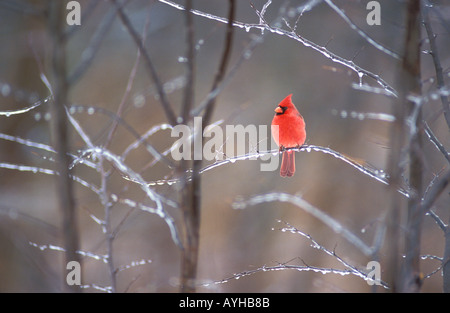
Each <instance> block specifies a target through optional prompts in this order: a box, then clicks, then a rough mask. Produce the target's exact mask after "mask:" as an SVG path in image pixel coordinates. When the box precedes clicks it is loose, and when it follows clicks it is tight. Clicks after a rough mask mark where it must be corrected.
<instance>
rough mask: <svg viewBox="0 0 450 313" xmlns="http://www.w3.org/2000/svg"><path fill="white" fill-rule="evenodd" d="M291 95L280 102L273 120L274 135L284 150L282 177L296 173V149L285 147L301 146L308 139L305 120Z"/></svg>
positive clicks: (281, 149)
mask: <svg viewBox="0 0 450 313" xmlns="http://www.w3.org/2000/svg"><path fill="white" fill-rule="evenodd" d="M291 97H292V94H290V95H289V96H287V97H286V98H284V100H283V101H281V102H280V104H279V105H278V106H277V108H276V109H275V116H274V117H273V120H272V137H273V139H274V140H275V142H276V144H277V145H278V146H279V147H280V151H283V152H282V154H283V157H282V159H281V168H280V175H281V177H286V176H288V177H290V176H292V175H294V173H295V155H294V153H295V151H292V150H285V149H286V148H296V147H300V146H301V145H303V144H304V143H305V139H306V131H305V121H304V120H303V116H301V114H300V113H299V112H298V111H297V108H296V107H295V105H294V104H293V103H292V100H291ZM274 126H278V127H274Z"/></svg>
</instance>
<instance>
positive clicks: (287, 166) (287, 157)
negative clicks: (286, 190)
mask: <svg viewBox="0 0 450 313" xmlns="http://www.w3.org/2000/svg"><path fill="white" fill-rule="evenodd" d="M294 153H295V151H293V150H286V151H283V156H282V158H281V168H280V175H281V177H286V176H287V177H291V176H292V175H294V173H295V154H294Z"/></svg>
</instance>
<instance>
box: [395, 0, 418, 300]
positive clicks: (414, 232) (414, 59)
mask: <svg viewBox="0 0 450 313" xmlns="http://www.w3.org/2000/svg"><path fill="white" fill-rule="evenodd" d="M406 7H407V12H406V29H405V38H404V45H403V54H402V59H401V64H400V69H399V73H398V76H397V83H398V87H397V88H398V94H399V98H398V101H396V102H394V103H393V105H394V115H395V117H396V121H395V123H394V125H393V127H392V130H391V148H392V154H391V159H390V164H389V169H390V172H391V173H392V176H391V180H390V198H391V208H390V214H389V217H388V221H387V230H388V233H387V240H388V243H387V244H388V246H389V248H388V255H389V256H388V258H389V260H388V263H387V264H388V266H387V267H388V269H387V276H388V282H389V285H390V286H391V290H392V291H393V292H398V291H400V292H414V291H419V289H420V283H421V280H420V269H419V260H420V235H421V227H422V217H423V214H421V213H420V212H419V207H420V205H419V204H420V200H421V196H422V184H423V183H422V163H421V156H422V135H421V127H420V125H421V120H422V114H421V107H420V106H419V105H418V103H417V102H413V101H411V99H410V98H409V97H410V96H420V94H421V83H420V0H409V1H408V2H407V6H406ZM405 164H408V165H409V186H410V188H411V189H410V197H409V199H408V203H407V221H406V229H405V231H403V230H402V229H401V217H402V215H403V214H402V211H403V209H404V203H403V200H402V199H401V198H400V195H399V194H398V192H397V191H396V190H397V188H398V187H400V185H401V184H402V175H403V174H405V172H406V171H405V170H406V168H405ZM403 235H404V236H403ZM403 239H404V240H403ZM402 245H403V248H404V250H402V249H401V247H402ZM400 254H404V255H405V260H404V262H400V260H399V257H400ZM400 264H401V266H400Z"/></svg>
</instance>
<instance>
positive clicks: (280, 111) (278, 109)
mask: <svg viewBox="0 0 450 313" xmlns="http://www.w3.org/2000/svg"><path fill="white" fill-rule="evenodd" d="M275 112H276V113H283V109H282V108H281V107H280V106H277V107H276V109H275Z"/></svg>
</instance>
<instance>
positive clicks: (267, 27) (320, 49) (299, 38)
mask: <svg viewBox="0 0 450 313" xmlns="http://www.w3.org/2000/svg"><path fill="white" fill-rule="evenodd" d="M158 1H159V2H161V3H164V4H167V5H169V6H171V7H173V8H175V9H178V10H185V7H184V6H182V5H180V4H177V3H174V2H172V1H169V0H158ZM191 12H192V13H193V14H195V15H197V16H201V17H204V18H207V19H210V20H214V21H217V22H220V23H226V24H227V23H228V19H226V18H224V17H220V16H216V15H214V14H210V13H205V12H202V11H199V10H195V9H192V10H191ZM232 24H233V26H235V27H238V28H241V29H245V31H247V32H249V31H250V30H251V29H257V30H260V31H264V30H268V31H269V32H271V33H273V34H278V35H282V36H286V37H288V38H290V39H294V40H296V41H298V42H299V43H301V44H302V45H303V46H305V47H308V48H311V49H313V50H315V51H317V52H319V53H320V54H322V55H323V56H324V57H326V58H327V59H329V60H331V61H332V62H335V63H338V64H341V65H343V66H345V67H347V68H349V69H350V70H352V71H354V72H356V73H357V74H358V76H359V77H360V78H362V77H364V76H367V77H370V78H372V79H374V80H375V81H376V82H377V83H378V84H379V85H380V86H381V87H382V88H383V89H384V90H385V91H386V92H387V93H388V94H390V95H397V92H396V91H395V89H394V88H393V87H391V85H389V84H388V83H387V82H386V81H385V80H384V79H382V78H381V77H380V76H379V75H377V74H374V73H372V72H370V71H368V70H366V69H364V68H362V67H360V66H359V65H356V64H355V63H354V62H353V61H352V60H348V59H345V58H343V57H340V56H338V55H337V54H335V53H333V52H331V51H329V50H328V49H327V48H326V47H325V46H321V45H318V44H316V43H314V42H312V41H311V40H308V39H306V38H305V37H303V36H301V35H299V34H297V33H296V32H295V30H294V28H291V29H290V30H285V29H282V28H279V27H274V26H271V25H269V24H267V23H264V21H262V23H261V20H260V23H258V24H252V23H243V22H239V21H233V23H232ZM288 27H289V26H288Z"/></svg>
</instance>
